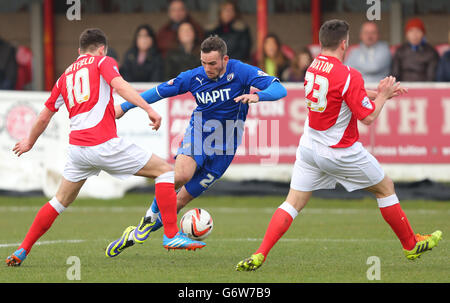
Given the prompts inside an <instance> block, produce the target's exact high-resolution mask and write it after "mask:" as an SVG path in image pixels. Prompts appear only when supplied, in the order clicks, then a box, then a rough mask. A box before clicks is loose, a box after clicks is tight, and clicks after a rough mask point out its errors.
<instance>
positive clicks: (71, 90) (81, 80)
mask: <svg viewBox="0 0 450 303" xmlns="http://www.w3.org/2000/svg"><path fill="white" fill-rule="evenodd" d="M74 78H75V81H74ZM66 86H67V98H68V99H69V106H70V108H72V107H73V106H74V105H75V102H74V97H75V101H76V102H77V103H78V104H80V103H83V102H86V101H88V100H89V97H90V86H89V70H88V69H87V68H86V67H84V68H82V69H80V70H79V71H77V72H76V73H75V74H70V75H67V77H66Z"/></svg>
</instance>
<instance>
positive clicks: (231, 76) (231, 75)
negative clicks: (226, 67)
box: [227, 73, 234, 82]
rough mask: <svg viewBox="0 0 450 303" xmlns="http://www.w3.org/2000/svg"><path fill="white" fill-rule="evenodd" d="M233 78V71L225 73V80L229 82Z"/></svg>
mask: <svg viewBox="0 0 450 303" xmlns="http://www.w3.org/2000/svg"><path fill="white" fill-rule="evenodd" d="M233 79H234V73H230V74H228V75H227V81H228V82H230V81H231V80H233Z"/></svg>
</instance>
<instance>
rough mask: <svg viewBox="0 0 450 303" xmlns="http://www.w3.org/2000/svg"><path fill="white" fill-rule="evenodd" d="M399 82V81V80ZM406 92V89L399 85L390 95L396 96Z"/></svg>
mask: <svg viewBox="0 0 450 303" xmlns="http://www.w3.org/2000/svg"><path fill="white" fill-rule="evenodd" d="M399 83H400V82H399ZM407 93H408V89H407V88H405V87H403V86H399V87H398V88H397V89H396V90H395V91H394V95H393V96H392V97H398V96H402V95H405V94H407Z"/></svg>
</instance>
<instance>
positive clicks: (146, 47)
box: [120, 24, 164, 82]
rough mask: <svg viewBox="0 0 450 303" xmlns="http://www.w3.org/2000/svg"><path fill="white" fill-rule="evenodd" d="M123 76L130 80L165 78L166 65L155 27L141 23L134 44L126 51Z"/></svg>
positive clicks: (122, 68) (121, 69)
mask: <svg viewBox="0 0 450 303" xmlns="http://www.w3.org/2000/svg"><path fill="white" fill-rule="evenodd" d="M120 73H121V74H122V76H123V78H124V79H125V80H127V81H129V82H160V81H163V78H164V65H163V61H162V58H161V55H160V54H159V51H158V48H157V45H156V38H155V33H154V32H153V29H152V28H151V27H150V26H149V25H147V24H144V25H140V26H139V27H138V28H137V29H136V32H135V34H134V39H133V44H132V46H131V47H130V49H129V50H128V51H127V52H126V53H125V56H124V61H123V64H122V66H121V67H120Z"/></svg>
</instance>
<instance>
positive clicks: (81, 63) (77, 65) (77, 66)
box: [65, 56, 95, 75]
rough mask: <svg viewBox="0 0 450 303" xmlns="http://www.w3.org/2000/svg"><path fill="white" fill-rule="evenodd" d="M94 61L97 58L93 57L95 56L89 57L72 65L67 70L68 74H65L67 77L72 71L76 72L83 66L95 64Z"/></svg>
mask: <svg viewBox="0 0 450 303" xmlns="http://www.w3.org/2000/svg"><path fill="white" fill-rule="evenodd" d="M94 60H95V57H93V56H89V57H86V58H83V59H82V60H80V61H77V62H75V63H73V64H71V65H70V66H69V67H68V68H67V69H66V72H65V73H66V75H67V74H68V73H70V72H72V71H75V70H78V69H80V68H81V67H82V66H84V65H87V64H92V62H94Z"/></svg>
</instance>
